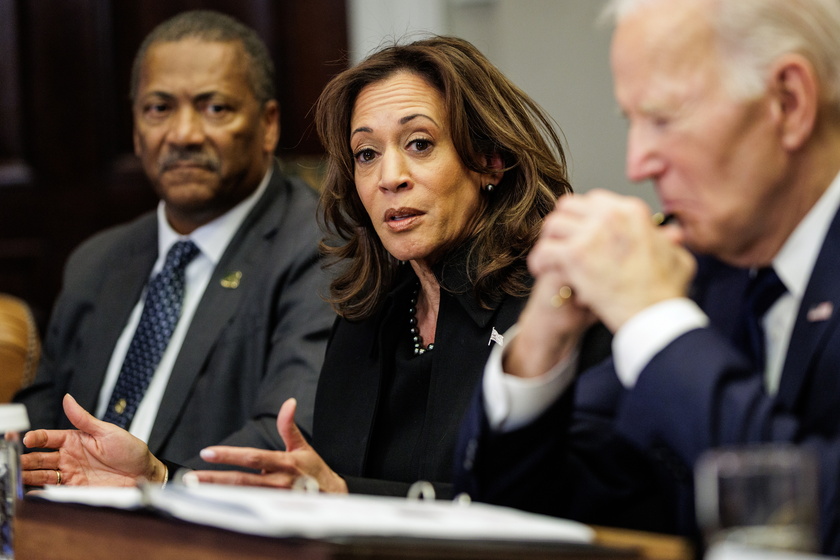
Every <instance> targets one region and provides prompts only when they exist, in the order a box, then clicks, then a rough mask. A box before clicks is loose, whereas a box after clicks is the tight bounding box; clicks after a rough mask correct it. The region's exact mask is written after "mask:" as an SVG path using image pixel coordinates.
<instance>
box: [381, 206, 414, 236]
mask: <svg viewBox="0 0 840 560" xmlns="http://www.w3.org/2000/svg"><path fill="white" fill-rule="evenodd" d="M422 216H423V212H421V211H420V210H417V209H416V208H389V209H388V210H386V211H385V216H384V219H383V221H384V222H385V225H386V226H387V227H388V228H389V229H390V230H391V231H395V232H399V231H406V230H408V229H411V228H412V227H414V225H415V224H416V223H417V222H418V220H419V219H420V218H421V217H422Z"/></svg>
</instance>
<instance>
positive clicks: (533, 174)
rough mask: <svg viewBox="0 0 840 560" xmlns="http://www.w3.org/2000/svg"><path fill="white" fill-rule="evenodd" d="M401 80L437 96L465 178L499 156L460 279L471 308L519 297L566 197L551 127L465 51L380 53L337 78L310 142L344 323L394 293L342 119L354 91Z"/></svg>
mask: <svg viewBox="0 0 840 560" xmlns="http://www.w3.org/2000/svg"><path fill="white" fill-rule="evenodd" d="M399 71H408V72H413V73H415V74H418V75H419V76H422V77H423V78H424V79H425V80H426V81H428V83H429V84H430V85H432V86H433V87H435V88H437V89H438V90H439V91H440V92H441V94H442V95H443V99H444V104H445V110H446V113H447V117H448V119H449V121H448V122H449V126H450V128H451V130H450V131H449V132H450V134H451V137H452V141H453V143H454V145H455V149H456V150H457V152H458V155H459V157H460V158H461V160H462V161H463V163H464V164H465V165H466V167H467V168H468V169H470V170H471V171H475V172H477V173H482V174H491V173H493V172H496V171H499V170H498V169H490V168H489V167H488V157H489V156H493V155H495V154H498V155H499V156H501V159H502V162H503V165H504V167H503V169H502V170H503V171H504V176H503V178H502V180H501V181H500V182H499V184H498V185H496V187H495V189H494V190H493V192H492V193H486V192H483V193H482V194H483V198H484V199H485V200H484V205H483V209H482V210H481V215H480V216H479V218H478V225H477V227H476V229H475V230H474V232H473V235H472V238H471V243H470V250H469V253H468V256H467V265H466V266H467V271H466V274H467V277H468V278H469V280H470V282H471V284H472V286H473V287H474V292H475V294H476V297H477V298H478V302H479V303H480V304H481V305H482V306H484V307H490V306H491V305H492V304H493V302H495V301H498V300H499V299H501V298H502V297H503V296H504V295H505V294H509V295H512V296H524V295H527V294H528V292H529V290H530V285H531V278H530V275H529V274H528V270H527V265H526V256H527V254H528V251H529V250H530V249H531V247H532V246H533V244H534V242H535V241H536V239H537V236H538V234H539V231H540V227H541V225H542V219H543V218H544V217H545V215H546V214H547V213H548V212H550V211H551V210H552V208H553V207H554V203H555V201H556V199H557V197H558V196H560V195H562V194H564V193H568V192H571V186H570V185H569V181H568V179H567V175H566V160H565V156H564V153H563V145H562V142H561V140H560V137H559V135H558V133H557V132H556V131H555V128H554V122H553V121H552V120H551V118H550V117H548V116H547V115H546V114H545V112H544V111H543V110H542V108H540V107H539V105H537V104H536V103H535V102H534V101H533V100H532V99H531V98H530V97H529V96H528V95H527V94H525V92H523V91H522V90H521V89H519V88H518V87H517V86H516V85H514V84H513V83H512V82H511V81H510V80H509V79H508V78H506V77H505V76H504V75H503V74H502V73H501V72H500V71H499V70H498V69H497V68H496V67H495V66H493V65H492V64H491V63H490V62H489V61H488V60H487V58H486V57H485V56H484V55H482V54H481V52H480V51H479V50H478V49H476V48H475V47H474V46H473V45H472V44H470V43H469V42H467V41H465V40H463V39H458V38H455V37H445V36H433V37H429V38H426V39H423V40H419V41H416V42H413V43H410V44H406V45H400V44H394V45H391V46H387V47H385V48H382V49H381V50H379V51H377V52H376V53H374V54H372V55H370V56H368V57H367V58H366V59H365V60H364V61H362V62H360V63H359V64H357V65H356V66H354V67H352V68H350V69H348V70H345V71H344V72H342V73H340V74H338V75H337V76H335V77H334V78H333V79H332V80H331V81H330V83H329V84H328V85H327V87H326V88H325V89H324V91H323V92H322V94H321V96H320V98H319V99H318V103H317V106H316V115H315V119H316V125H317V129H318V135H319V136H320V138H321V142H322V143H323V145H324V147H325V149H326V150H327V155H328V161H327V169H326V176H325V179H324V187H323V190H322V192H321V203H320V204H321V206H320V217H321V219H322V220H323V221H324V226H325V228H326V230H327V233H328V236H331V237H334V238H337V239H333V238H331V237H328V238H327V239H325V240H324V241H323V242H322V243H321V249H322V251H323V252H324V253H325V254H326V255H327V256H328V257H332V260H331V261H330V262H331V264H333V265H334V264H339V263H341V264H342V265H343V266H341V267H340V268H339V270H338V272H337V275H336V277H335V278H334V280H333V282H332V284H331V286H330V302H331V303H332V305H333V307H334V308H335V309H336V311H337V312H338V313H339V314H340V315H342V316H343V317H345V318H347V319H363V318H366V317H369V316H370V315H372V314H373V313H374V312H375V310H376V309H377V307H378V306H379V304H380V303H381V302H382V299H383V297H384V296H385V294H386V293H387V292H388V290H389V289H390V288H391V286H392V285H393V282H394V279H395V276H396V274H397V270H398V267H399V261H398V260H397V259H395V258H394V257H393V256H391V254H390V253H388V251H386V250H385V247H384V246H383V245H382V243H381V242H380V240H379V237H378V236H377V234H376V231H375V230H374V228H373V224H372V223H371V221H370V218H369V217H368V214H367V212H366V211H365V208H364V206H363V205H362V202H361V200H360V199H359V196H358V194H357V192H356V187H355V183H354V176H353V154H352V152H351V149H350V120H351V117H352V111H353V106H354V104H355V101H356V97H357V96H358V95H359V92H360V91H361V90H362V88H364V87H365V86H367V85H370V84H373V83H376V82H379V81H381V80H384V79H386V78H388V77H390V76H391V75H392V74H394V73H396V72H399Z"/></svg>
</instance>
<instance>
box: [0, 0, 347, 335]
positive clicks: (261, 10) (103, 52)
mask: <svg viewBox="0 0 840 560" xmlns="http://www.w3.org/2000/svg"><path fill="white" fill-rule="evenodd" d="M197 8H207V9H216V10H219V11H222V12H225V13H228V14H230V15H232V16H234V17H237V18H238V19H240V20H242V21H243V22H244V23H246V24H248V25H250V26H252V27H254V28H255V29H256V30H257V32H258V33H259V34H260V35H261V36H262V37H263V39H264V40H265V41H266V44H267V45H268V47H269V50H270V51H271V53H272V56H273V58H274V60H275V64H276V65H277V70H278V79H277V82H278V84H277V86H278V92H279V95H278V96H279V98H280V103H281V111H282V112H281V126H282V139H281V145H280V147H279V148H278V156H279V157H280V158H281V159H285V160H295V159H298V158H316V159H317V158H318V157H319V156H320V155H321V153H322V152H321V147H320V145H319V143H318V141H317V138H316V136H315V134H314V130H313V125H312V114H311V108H312V106H313V104H314V102H315V100H316V99H317V96H318V94H319V93H320V91H321V89H322V88H323V86H324V84H325V83H326V82H327V80H329V78H330V77H331V76H332V75H334V74H335V73H337V72H339V71H340V70H342V69H343V68H344V67H345V64H346V60H345V58H346V56H345V55H346V51H347V32H346V12H345V6H344V0H306V1H299V0H61V1H55V0H0V292H8V293H11V294H13V295H16V296H18V297H21V298H23V299H25V300H26V301H28V302H29V303H30V304H31V305H32V306H33V308H34V310H35V313H36V317H37V319H38V321H39V325H40V326H41V328H42V329H43V327H44V326H45V323H46V320H47V319H48V316H49V311H50V309H51V307H52V304H53V302H54V299H55V297H56V295H57V293H58V290H59V288H60V282H61V271H62V269H63V266H64V262H65V260H66V258H67V256H68V255H69V253H70V251H72V249H73V248H74V247H75V246H77V245H78V244H79V243H80V242H81V241H83V240H84V239H85V238H87V237H89V236H90V235H92V234H93V233H95V232H97V231H99V230H102V229H104V228H106V227H108V226H111V225H113V224H116V223H120V222H123V221H126V220H128V219H131V218H133V217H135V216H137V215H139V214H140V213H142V212H144V211H146V210H149V209H151V208H153V207H154V205H155V203H156V199H155V197H154V195H153V193H152V191H151V188H150V187H149V185H148V183H147V182H146V180H145V177H144V176H143V174H142V172H141V169H140V166H139V164H138V162H137V159H136V157H135V156H134V154H133V153H132V145H131V129H132V123H131V112H130V106H129V101H128V87H129V84H128V82H129V75H130V69H131V63H132V61H133V58H134V54H135V51H136V49H137V47H138V46H139V44H140V41H141V40H142V38H143V37H144V36H145V35H146V34H147V33H148V32H149V31H150V30H151V29H152V27H154V26H155V25H157V24H158V23H159V22H161V21H163V20H164V19H166V18H167V17H170V16H172V15H174V14H176V13H178V12H180V11H182V10H187V9H197Z"/></svg>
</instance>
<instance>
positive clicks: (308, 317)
mask: <svg viewBox="0 0 840 560" xmlns="http://www.w3.org/2000/svg"><path fill="white" fill-rule="evenodd" d="M131 95H132V101H133V115H134V147H135V152H136V154H137V155H138V157H139V158H140V160H141V162H142V165H143V169H144V171H145V173H146V174H147V175H148V177H149V179H150V181H151V183H152V185H153V186H154V188H155V190H156V192H157V193H158V195H159V196H160V199H161V202H160V204H159V206H158V208H157V211H156V212H152V213H149V214H147V215H145V216H142V217H140V218H139V219H137V220H136V221H134V222H132V223H129V224H125V225H121V226H118V227H115V228H113V229H111V230H108V231H105V232H103V233H100V234H98V235H97V236H95V237H93V238H92V239H90V240H89V241H87V242H85V243H84V244H83V245H82V246H81V247H79V248H78V249H77V250H76V251H75V253H74V254H73V255H72V256H71V258H70V260H69V261H68V264H67V267H66V271H65V276H64V285H63V289H62V293H61V295H60V297H59V299H58V302H57V304H56V307H55V309H54V310H53V314H52V317H51V321H50V325H49V330H48V332H47V334H46V337H45V344H44V353H43V361H42V363H41V365H40V368H39V371H38V374H37V377H36V379H35V382H34V383H33V385H32V386H30V387H28V388H26V389H24V390H23V391H21V392H20V393H19V394H18V395H17V397H16V401H17V402H21V403H24V404H26V406H27V410H28V412H29V415H30V419H31V424H32V427H33V428H70V427H72V425H71V423H70V422H69V421H68V420H67V418H66V416H65V414H64V412H63V410H62V399H63V398H64V396H65V394H68V393H69V394H70V395H72V396H73V397H74V398H75V399H76V400H77V402H78V403H79V404H80V405H81V406H82V407H84V408H85V409H87V410H89V411H91V412H92V413H95V415H96V416H97V417H99V418H105V419H108V420H109V421H113V422H115V423H117V424H118V425H122V426H124V427H125V428H126V429H127V430H129V431H130V432H131V433H132V434H133V435H135V436H136V437H138V438H139V439H141V440H143V441H146V442H147V443H148V446H149V450H150V452H151V453H154V454H155V455H158V456H160V457H164V458H166V459H168V460H171V461H174V462H177V463H180V464H185V465H187V466H198V465H205V464H204V463H203V462H201V461H200V459H198V457H197V455H198V452H199V451H200V450H201V449H202V448H203V447H205V446H207V445H212V444H219V443H222V444H228V445H244V446H252V447H263V448H269V449H271V448H277V449H282V441H281V440H280V438H279V436H278V434H277V430H276V428H275V425H274V424H275V418H276V416H277V412H278V410H279V407H280V404H281V403H282V402H283V401H284V400H286V399H287V398H289V397H296V398H297V401H298V415H297V419H298V422H299V423H300V425H301V427H302V428H303V429H304V430H308V429H309V428H310V427H311V411H312V406H313V400H314V395H315V387H316V384H317V378H318V373H319V371H320V367H321V362H322V359H323V354H324V349H325V344H326V339H327V336H328V332H329V328H330V326H331V324H332V321H333V319H334V314H333V312H332V311H331V309H330V308H329V306H328V305H327V304H326V303H325V302H324V301H323V300H322V299H321V293H322V289H324V288H325V286H326V281H325V278H324V277H323V276H324V273H323V271H322V270H321V268H320V264H319V259H318V252H317V251H318V240H319V237H320V234H319V231H318V227H317V220H316V199H317V197H316V195H315V193H314V191H313V190H312V189H311V188H310V187H308V186H307V185H305V184H304V183H302V182H300V181H297V180H293V179H289V178H286V177H283V176H282V175H281V173H280V170H279V169H278V166H277V164H276V163H275V160H274V156H273V152H274V149H275V147H276V145H277V141H278V138H279V118H278V116H279V109H278V104H277V101H276V100H275V92H274V68H273V65H272V63H271V60H270V57H269V55H268V52H267V49H266V47H265V45H264V44H263V43H262V41H261V40H260V39H259V38H258V37H257V35H256V34H255V33H254V31H253V30H251V29H250V28H248V27H246V26H244V25H242V24H241V23H239V22H237V21H236V20H234V19H232V18H230V17H228V16H225V15H222V14H218V13H215V12H207V11H196V12H186V13H183V14H180V15H178V16H175V17H174V18H172V19H170V20H168V21H167V22H164V23H163V24H161V25H160V26H158V27H157V28H156V29H155V30H153V31H152V33H151V34H150V35H149V36H148V37H147V38H146V40H145V41H144V43H143V44H142V45H141V47H140V50H139V52H138V54H137V57H136V59H135V63H134V69H133V73H132V85H131ZM184 241H188V242H191V243H188V244H189V245H190V246H192V245H195V247H197V249H193V251H194V253H191V254H190V257H191V260H188V261H187V262H188V264H186V265H184V266H185V268H183V267H182V271H181V272H180V274H181V277H182V280H181V282H182V284H183V290H182V291H183V295H182V296H180V295H179V300H180V301H181V302H182V303H180V306H181V309H180V318H178V314H177V313H176V314H175V317H174V320H173V321H171V322H173V323H174V324H172V325H170V327H169V328H170V330H171V335H170V333H167V334H166V337H164V340H163V343H162V344H160V346H161V348H160V353H161V355H160V356H159V357H154V358H149V356H148V355H147V354H144V351H145V350H146V346H144V345H143V343H142V342H139V343H138V342H137V341H136V340H134V339H136V338H137V339H139V338H141V336H140V333H141V331H142V329H143V328H148V329H150V330H151V332H152V333H153V335H152V338H154V337H160V333H161V332H162V330H163V329H162V327H160V326H159V325H158V324H156V323H153V326H152V327H148V325H147V320H146V313H147V311H148V310H146V311H144V304H145V303H147V301H148V302H151V301H152V297H153V296H151V295H149V294H150V293H151V292H154V288H153V287H152V286H153V279H154V278H155V277H156V276H158V275H162V274H163V273H161V272H160V271H161V269H162V268H164V261H165V260H166V255H167V253H168V252H169V250H170V248H172V247H173V246H174V245H175V244H176V243H177V242H184ZM167 266H168V265H167ZM148 307H150V308H151V307H152V303H149V305H148ZM138 325H140V327H138ZM147 342H148V341H147ZM135 346H137V348H135ZM138 348H139V349H140V350H138ZM138 352H139V358H138ZM137 362H139V363H141V364H145V363H147V362H153V363H152V364H151V365H150V366H149V367H148V368H147V370H148V374H146V375H145V378H143V377H144V376H143V375H141V376H140V377H141V378H143V379H142V380H141V381H139V382H138V381H137V380H136V379H134V378H132V379H131V380H130V381H127V382H126V379H127V377H126V376H127V374H126V370H127V368H128V364H129V363H137ZM126 383H127V386H128V387H130V390H129V391H128V393H126V395H125V396H124V395H123V394H122V391H124V387H125V386H126ZM130 395H133V396H130ZM36 458H37V459H36ZM57 459H58V453H48V454H42V453H36V454H33V455H32V460H36V461H37V466H36V469H37V470H33V471H30V472H29V473H28V474H27V482H28V483H29V484H56V483H62V482H64V483H69V482H72V481H71V480H68V479H69V478H70V475H69V473H68V474H66V475H65V476H64V480H63V481H62V473H61V472H60V471H59V470H57V469H56V468H55V467H52V466H50V464H49V463H51V462H52V461H53V460H55V461H57ZM205 467H206V465H205ZM76 482H79V481H76Z"/></svg>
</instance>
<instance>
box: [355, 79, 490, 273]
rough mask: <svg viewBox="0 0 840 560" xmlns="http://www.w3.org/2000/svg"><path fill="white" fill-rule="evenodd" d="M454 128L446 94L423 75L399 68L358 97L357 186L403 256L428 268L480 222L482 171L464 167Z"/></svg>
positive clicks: (386, 241)
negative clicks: (451, 123) (454, 137)
mask: <svg viewBox="0 0 840 560" xmlns="http://www.w3.org/2000/svg"><path fill="white" fill-rule="evenodd" d="M449 132H450V131H449V122H448V119H447V115H446V111H445V109H444V103H443V97H442V95H441V94H440V92H439V91H438V90H437V89H436V88H434V87H432V86H431V85H430V84H429V83H428V82H426V80H425V79H423V78H421V77H420V76H419V75H417V74H414V73H411V72H407V71H401V72H397V73H395V74H393V75H391V76H389V77H388V78H385V79H383V80H381V81H379V82H374V83H372V84H369V85H367V86H366V87H364V88H363V89H362V90H361V91H360V92H359V95H358V97H357V98H356V103H355V105H354V106H353V114H352V117H351V120H350V149H351V150H352V152H353V154H354V156H353V157H354V177H355V183H356V191H357V192H358V193H359V198H360V199H361V201H362V204H364V206H365V210H367V213H368V215H369V216H370V220H371V222H373V227H374V228H375V229H376V233H377V235H379V239H380V240H381V241H382V244H383V245H384V246H385V249H387V251H388V252H389V253H391V254H392V255H393V256H394V257H395V258H397V259H399V260H402V261H412V262H413V263H414V264H415V265H420V266H425V267H429V266H431V265H432V264H434V263H435V261H437V260H438V259H439V258H440V256H441V255H442V254H443V253H445V252H446V251H447V250H448V249H449V248H451V247H452V246H453V244H455V243H457V242H459V241H461V240H463V239H465V238H467V237H469V236H470V235H471V234H472V232H473V230H474V228H475V224H476V221H477V217H478V215H479V212H480V210H481V208H482V201H481V197H482V194H481V185H482V182H483V176H482V175H481V174H479V173H476V172H473V171H470V170H468V169H467V168H466V166H465V165H464V163H463V162H462V161H461V159H460V157H458V154H457V152H456V151H455V146H454V145H453V143H452V138H451V137H450V134H449ZM486 180H487V181H489V180H490V178H489V177H487V179H486Z"/></svg>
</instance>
